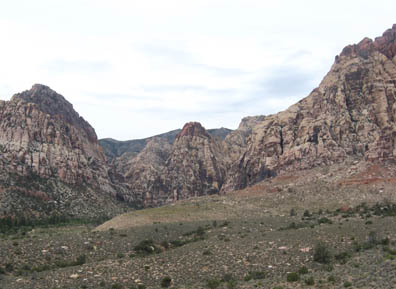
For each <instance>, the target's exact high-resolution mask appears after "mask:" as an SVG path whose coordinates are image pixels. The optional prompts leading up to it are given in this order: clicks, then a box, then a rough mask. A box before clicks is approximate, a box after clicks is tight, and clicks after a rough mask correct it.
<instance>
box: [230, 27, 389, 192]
mask: <svg viewBox="0 0 396 289" xmlns="http://www.w3.org/2000/svg"><path fill="white" fill-rule="evenodd" d="M395 39H396V25H394V26H393V28H392V29H389V30H387V31H386V32H385V33H384V34H383V36H382V37H378V38H376V39H375V41H372V40H370V39H368V38H365V39H363V40H362V41H361V42H360V43H359V44H357V45H351V46H347V47H346V48H344V50H343V51H342V53H341V54H340V55H339V56H337V57H336V60H335V63H334V65H333V66H332V67H331V70H330V72H329V73H328V74H327V75H326V76H325V78H324V79H323V81H322V82H321V83H320V85H319V87H318V88H316V89H314V90H313V91H312V93H311V94H310V95H309V96H308V97H306V98H304V99H302V100H301V101H299V102H298V103H296V104H295V105H292V106H291V107H290V108H288V109H287V110H285V111H283V112H280V113H278V114H274V115H269V116H265V117H257V118H255V119H253V121H252V122H251V123H250V124H247V125H245V124H244V123H242V124H241V126H240V128H239V129H238V130H236V131H234V132H233V133H231V134H230V135H229V136H227V138H226V142H227V143H229V147H231V148H230V149H229V151H231V158H230V161H231V164H230V169H229V170H228V173H227V178H226V184H225V185H224V186H223V188H222V190H223V192H227V191H230V190H234V189H238V188H243V187H245V186H247V185H251V184H253V183H255V182H258V181H260V180H262V179H264V178H266V177H269V176H273V175H275V174H276V173H279V172H281V171H284V170H300V169H306V168H311V167H314V166H318V165H326V164H328V165H329V164H333V163H336V162H337V163H338V162H342V161H344V160H345V159H346V158H349V157H353V158H356V159H358V160H363V159H364V160H373V161H376V160H378V161H381V160H384V159H394V158H395V157H396V150H395V149H396V148H395V140H396V126H395V117H396V101H395V100H396V57H395V53H396V41H395ZM245 122H246V121H245ZM246 126H247V127H249V129H246ZM234 139H236V140H237V141H235V140H234ZM235 143H238V149H237V150H235V145H234V144H235ZM239 148H240V149H239Z"/></svg>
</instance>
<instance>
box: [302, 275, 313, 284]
mask: <svg viewBox="0 0 396 289" xmlns="http://www.w3.org/2000/svg"><path fill="white" fill-rule="evenodd" d="M304 282H305V284H306V285H315V280H314V278H313V277H312V276H311V277H309V278H307V279H305V280H304Z"/></svg>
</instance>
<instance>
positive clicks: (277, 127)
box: [0, 25, 396, 217]
mask: <svg viewBox="0 0 396 289" xmlns="http://www.w3.org/2000/svg"><path fill="white" fill-rule="evenodd" d="M395 55H396V25H393V27H392V29H389V30H387V31H385V33H384V34H383V35H382V36H381V37H378V38H376V39H375V40H370V39H368V38H365V39H363V40H362V41H361V42H359V43H358V44H355V45H349V46H347V47H345V48H344V49H343V50H342V52H341V53H340V55H337V56H336V58H335V62H334V64H333V65H332V67H331V69H330V71H329V72H328V74H327V75H326V76H325V77H324V79H323V80H322V82H321V83H320V84H319V86H318V87H317V88H315V89H314V90H313V91H312V92H311V93H310V95H308V96H307V97H306V98H304V99H302V100H300V101H299V102H298V103H296V104H294V105H292V106H291V107H289V108H288V109H286V110H285V111H282V112H279V113H277V114H273V115H268V116H250V117H245V118H243V119H242V121H241V123H240V125H239V127H238V129H236V130H234V131H230V130H228V129H224V128H221V129H215V130H206V129H205V128H203V127H202V125H201V124H199V123H196V122H190V123H187V124H186V125H185V126H184V127H183V129H182V130H174V131H170V132H168V133H165V134H161V135H157V136H154V137H150V138H146V139H141V140H131V141H125V142H119V141H116V140H113V139H104V140H101V141H98V140H97V137H96V134H95V131H94V129H93V128H92V127H91V126H90V125H89V124H88V123H87V122H86V121H85V120H84V119H83V118H82V117H80V116H79V115H78V113H77V112H76V111H74V109H73V106H72V105H71V104H70V103H69V102H67V101H66V100H65V98H64V97H63V96H61V95H59V94H57V93H56V92H55V91H53V90H51V89H50V88H48V87H46V86H43V85H34V86H33V87H32V89H30V90H28V91H25V92H22V93H20V94H16V95H14V96H13V97H12V99H11V100H10V101H6V102H1V103H0V150H1V155H0V168H1V172H0V212H1V213H3V215H10V214H31V215H40V216H41V215H51V214H54V213H59V214H63V213H65V214H68V215H70V216H88V217H89V216H98V215H103V214H116V213H118V212H120V211H122V210H124V209H125V208H126V207H128V206H129V207H134V208H142V207H155V206H160V205H162V204H166V203H169V202H173V201H176V200H181V199H187V198H190V197H195V196H202V195H211V194H224V193H228V192H230V191H233V190H238V189H241V188H245V187H247V186H251V185H253V184H255V183H257V182H260V181H262V180H264V179H266V178H271V177H274V176H277V175H286V174H289V175H293V172H296V171H301V170H311V171H312V169H315V168H316V167H326V166H332V165H334V164H337V165H340V164H344V165H343V166H341V167H340V170H345V171H347V170H348V166H349V164H350V163H354V164H355V163H356V164H359V163H377V164H384V163H386V164H391V166H393V165H394V160H395V157H396V147H395V146H396V129H395V128H396V125H395V119H396V56H395Z"/></svg>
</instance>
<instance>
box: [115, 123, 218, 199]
mask: <svg viewBox="0 0 396 289" xmlns="http://www.w3.org/2000/svg"><path fill="white" fill-rule="evenodd" d="M115 164H116V166H115V167H118V168H119V173H120V174H122V175H123V179H124V180H125V182H127V183H128V185H129V186H130V188H131V191H130V193H131V194H133V195H134V196H135V197H136V198H137V199H141V200H142V206H144V207H153V206H158V205H161V204H164V203H168V202H172V201H175V200H180V199H186V198H189V197H193V196H201V195H208V194H215V193H219V191H220V189H221V186H222V184H223V182H224V177H225V167H224V161H223V155H222V145H221V141H220V140H218V139H217V138H215V137H213V136H212V135H210V134H209V133H208V132H207V131H206V130H205V129H204V128H203V127H202V126H201V124H199V123H196V122H191V123H187V124H186V125H185V126H184V128H183V129H182V130H181V131H180V132H179V134H178V135H177V136H176V138H175V140H174V142H173V143H170V142H169V140H167V139H164V138H153V139H150V141H149V142H148V143H147V145H146V146H145V148H144V149H143V150H142V151H141V152H140V153H139V154H138V155H137V156H136V157H134V156H132V157H131V158H130V159H129V160H128V156H124V155H123V156H121V157H120V158H119V159H118V160H116V161H115Z"/></svg>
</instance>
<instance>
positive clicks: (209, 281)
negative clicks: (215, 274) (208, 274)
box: [206, 279, 221, 289]
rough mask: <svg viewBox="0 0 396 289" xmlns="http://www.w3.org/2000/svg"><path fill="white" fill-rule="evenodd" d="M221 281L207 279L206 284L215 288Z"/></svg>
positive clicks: (212, 288) (211, 288)
mask: <svg viewBox="0 0 396 289" xmlns="http://www.w3.org/2000/svg"><path fill="white" fill-rule="evenodd" d="M220 283H221V281H220V280H217V279H209V280H208V281H207V282H206V286H207V287H208V288H210V289H216V288H217V287H219V286H220Z"/></svg>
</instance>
